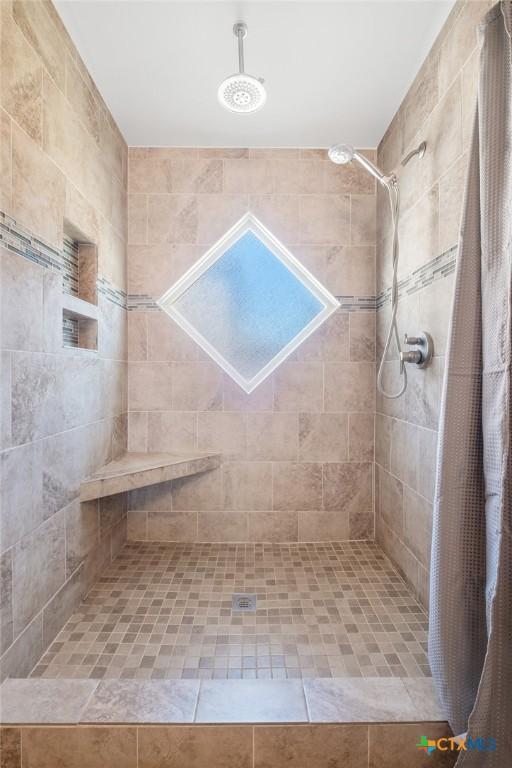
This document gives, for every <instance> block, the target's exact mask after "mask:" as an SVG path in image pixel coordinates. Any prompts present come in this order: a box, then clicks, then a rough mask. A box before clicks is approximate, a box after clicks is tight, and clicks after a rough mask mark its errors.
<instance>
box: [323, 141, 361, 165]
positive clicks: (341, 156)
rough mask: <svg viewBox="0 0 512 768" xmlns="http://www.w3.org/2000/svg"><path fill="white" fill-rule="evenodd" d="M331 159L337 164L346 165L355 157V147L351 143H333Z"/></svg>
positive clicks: (329, 152) (330, 150) (330, 152)
mask: <svg viewBox="0 0 512 768" xmlns="http://www.w3.org/2000/svg"><path fill="white" fill-rule="evenodd" d="M327 154H328V155H329V160H331V161H332V162H333V163H335V164H336V165H345V164H346V163H350V162H351V161H352V160H353V159H354V154H355V152H354V147H351V146H350V144H333V146H332V147H330V149H329V151H328V153H327Z"/></svg>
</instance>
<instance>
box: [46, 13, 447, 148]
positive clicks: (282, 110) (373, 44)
mask: <svg viewBox="0 0 512 768" xmlns="http://www.w3.org/2000/svg"><path fill="white" fill-rule="evenodd" d="M56 4H57V8H58V10H59V13H60V14H61V16H62V19H63V21H64V23H65V25H66V27H67V29H68V31H69V32H70V34H71V36H72V37H73V39H74V41H75V43H76V45H77V47H78V50H79V51H80V53H81V55H82V57H83V59H84V61H85V63H86V64H87V66H88V68H89V71H90V72H91V74H92V76H93V77H94V79H95V81H96V84H97V86H98V88H99V89H100V91H101V93H102V95H103V97H104V99H105V101H106V102H107V104H108V106H109V107H110V109H111V111H112V113H113V115H114V117H115V119H116V120H117V122H118V124H119V127H120V128H121V131H122V132H123V134H124V136H125V138H126V140H127V142H128V144H130V145H132V146H158V145H160V146H210V147H214V146H222V147H225V146H244V147H246V146H253V147H256V146H261V147H265V146H272V147H277V146H280V147H297V146H300V147H308V146H309V147H326V146H329V145H330V144H332V143H334V142H337V141H344V142H348V143H351V144H355V145H356V146H359V147H374V146H376V145H377V144H378V142H379V140H380V139H381V137H382V135H383V133H384V131H385V129H386V127H387V126H388V124H389V122H390V120H391V118H392V116H393V115H394V113H395V111H396V110H397V108H398V106H399V104H400V102H401V100H402V99H403V97H404V95H405V93H406V91H407V89H408V87H409V85H410V84H411V82H412V81H413V79H414V76H415V75H416V73H417V71H418V69H419V67H420V65H421V63H422V62H423V60H424V58H425V56H426V54H427V53H428V51H429V49H430V47H431V45H432V43H433V41H434V39H435V37H436V35H437V33H438V32H439V30H440V28H441V26H442V24H443V23H444V21H445V19H446V17H447V15H448V13H449V11H450V9H451V7H452V5H453V0H425V1H424V0H417V1H415V0H402V1H400V2H390V1H388V0H377V1H376V2H370V1H367V0H358V1H356V2H336V1H333V2H320V1H319V0H310V1H309V2H298V1H295V0H284V1H283V0H281V1H273V0H250V1H249V2H221V1H216V0H210V1H209V2H195V0H188V1H183V2H175V1H174V0H168V1H167V2H165V1H163V2H154V1H153V0H138V1H137V0H135V1H134V0H117V1H111V0H96V1H95V2H93V1H92V0H72V1H69V0H57V3H56ZM239 20H243V21H245V22H246V23H247V25H248V28H249V34H248V36H247V38H246V40H245V46H246V47H245V65H246V66H245V68H246V71H247V72H248V73H249V74H253V75H255V76H257V77H263V78H264V79H265V84H266V87H267V91H268V101H267V104H266V105H265V107H264V109H263V110H262V111H261V112H258V113H256V114H254V115H236V114H231V113H229V112H226V111H225V110H224V109H223V108H222V107H221V106H220V105H219V104H218V102H217V88H218V86H219V84H220V82H221V80H223V79H224V78H225V77H226V76H227V75H229V74H232V73H233V72H235V71H236V69H237V51H236V39H235V38H234V36H233V33H232V26H233V24H234V22H236V21H239Z"/></svg>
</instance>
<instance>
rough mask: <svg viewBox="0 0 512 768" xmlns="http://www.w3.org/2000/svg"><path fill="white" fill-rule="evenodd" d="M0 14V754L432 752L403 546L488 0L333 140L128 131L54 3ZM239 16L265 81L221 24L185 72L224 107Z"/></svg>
mask: <svg viewBox="0 0 512 768" xmlns="http://www.w3.org/2000/svg"><path fill="white" fill-rule="evenodd" d="M4 5H5V7H2V9H1V13H2V48H3V50H4V49H5V50H6V51H7V53H6V56H5V59H3V60H2V65H1V66H2V76H3V84H2V93H1V94H0V99H1V107H2V109H1V110H0V118H1V125H0V128H1V131H2V152H1V157H0V159H1V162H2V166H1V176H0V192H1V195H0V208H1V211H0V252H1V257H2V261H1V275H0V277H1V281H0V291H1V337H0V340H1V347H2V352H1V366H2V370H1V380H0V406H1V408H0V437H1V444H0V449H1V453H0V469H1V484H0V488H1V504H2V507H1V523H2V529H1V558H2V559H1V571H0V575H1V590H2V592H1V597H2V599H1V611H0V616H1V649H0V650H1V657H0V671H1V681H2V683H1V686H0V703H1V710H2V711H1V716H0V720H1V725H2V727H1V729H0V737H1V738H0V744H1V748H2V752H3V754H4V755H7V757H5V760H6V761H7V762H6V768H21V766H22V765H23V766H25V765H38V766H44V767H45V768H46V766H48V768H53V766H54V765H57V764H59V765H62V766H65V767H66V768H68V767H69V768H82V766H84V768H85V766H87V768H99V766H102V765H106V764H109V765H112V766H114V767H115V768H117V767H118V766H119V768H124V766H139V768H156V766H159V765H164V764H165V765H167V764H169V765H171V766H174V765H176V766H180V768H204V765H205V764H207V763H208V764H209V765H212V767H213V768H215V767H216V766H218V768H231V766H232V768H240V767H243V768H249V767H250V766H258V768H264V766H270V765H272V766H276V767H277V766H280V765H284V764H285V763H286V762H287V761H290V763H293V764H294V765H298V766H299V765H303V764H304V765H308V766H309V765H311V766H314V765H317V764H318V765H319V766H327V765H329V766H330V765H332V766H338V765H339V766H340V768H341V765H345V764H347V765H348V762H350V764H351V765H352V762H351V761H352V760H353V761H354V762H353V765H354V766H356V765H357V766H359V765H361V766H363V765H364V766H366V765H372V766H377V765H379V766H384V768H387V766H392V765H393V767H394V768H398V766H400V765H402V764H403V765H407V766H408V768H409V766H426V765H427V764H429V763H428V761H429V760H430V761H431V760H432V757H431V752H432V751H433V750H434V749H439V750H440V747H439V744H441V743H447V744H450V747H449V749H447V750H446V752H447V754H445V755H444V757H445V758H446V761H445V762H446V765H453V764H455V761H456V759H457V757H458V754H457V750H456V746H455V742H454V741H453V739H452V736H453V734H452V731H451V730H450V726H449V724H448V722H447V714H446V711H445V710H443V709H441V707H440V704H439V702H438V698H437V694H436V692H435V691H434V685H433V682H432V671H431V667H430V665H429V659H428V631H429V619H428V611H429V591H430V586H429V585H430V558H431V543H432V525H433V503H434V491H435V471H436V447H437V437H438V422H439V408H440V401H441V388H442V380H443V374H444V366H445V352H446V349H447V329H448V325H449V319H450V313H451V304H452V296H453V292H454V274H455V267H456V256H457V245H458V240H459V222H460V214H461V210H462V203H463V191H464V179H465V173H466V168H467V161H468V150H469V146H470V138H471V130H472V121H473V115H474V107H475V99H476V92H477V81H478V56H479V50H478V48H477V44H476V38H475V35H474V31H475V29H476V26H477V24H478V23H479V22H480V21H481V19H482V18H483V16H484V14H485V13H486V11H488V9H489V7H490V3H489V2H487V1H485V2H462V3H458V4H456V5H455V6H454V7H453V9H452V10H451V12H450V13H449V14H448V15H447V18H446V21H445V23H444V26H442V28H441V31H440V32H439V35H438V37H437V39H436V40H435V43H434V45H433V47H432V48H431V50H430V52H429V53H428V55H427V58H426V59H425V61H424V63H423V64H422V66H421V68H420V70H419V72H418V74H417V75H416V77H415V79H414V81H413V82H412V84H411V85H410V88H409V90H408V91H407V93H406V95H405V97H404V98H403V101H402V103H401V104H400V106H399V108H398V110H397V112H396V114H395V115H394V117H393V118H392V120H391V122H390V123H389V125H388V127H387V129H386V131H385V133H384V134H383V135H382V137H380V136H379V141H378V143H377V144H378V145H377V146H370V147H362V148H359V149H354V148H353V147H351V146H349V145H342V144H337V145H334V146H332V147H331V149H330V150H328V149H327V146H326V145H322V146H320V147H315V146H314V145H313V146H303V147H302V146H299V147H294V148H287V147H285V146H280V147H276V148H272V147H270V148H269V147H267V146H249V147H244V146H228V147H222V145H220V144H219V143H218V142H217V144H216V143H215V141H213V140H212V144H213V145H214V146H212V147H208V146H206V147H205V146H197V147H196V146H191V147H186V146H172V145H171V146H165V145H162V144H158V145H155V146H149V145H148V146H146V145H145V144H144V145H142V146H139V145H135V142H132V143H133V144H134V145H133V146H129V145H128V144H127V142H126V140H125V137H124V136H123V134H122V132H121V130H120V129H119V128H118V126H117V124H116V122H115V116H113V114H111V112H110V110H109V108H108V106H107V103H106V101H105V99H104V97H103V95H102V93H100V91H99V90H98V88H97V87H96V85H95V83H94V82H93V80H92V77H91V76H90V75H89V73H88V71H87V69H86V66H85V64H84V62H83V61H82V58H81V55H80V54H79V52H78V50H77V48H76V45H75V42H74V41H73V39H72V38H71V36H70V35H69V33H68V29H69V30H72V24H71V21H70V19H71V18H72V15H73V13H74V11H72V10H68V13H70V16H69V17H66V10H65V8H62V7H61V5H58V9H56V8H55V7H54V6H53V5H52V4H51V3H43V2H39V0H36V1H35V2H31V3H26V2H20V1H18V0H16V1H15V2H14V3H12V4H11V3H6V4H4ZM64 5H66V4H64ZM85 5H88V6H90V7H89V8H88V9H87V11H86V16H87V14H89V13H92V14H94V13H96V12H97V11H98V8H96V7H94V8H93V7H92V6H94V4H85ZM100 5H101V4H100ZM150 5H151V6H153V4H150ZM154 5H155V6H156V5H159V4H154ZM163 5H165V4H163ZM172 5H174V4H172V3H170V4H169V6H172ZM178 5H180V4H178ZM184 5H186V4H184ZM206 5H208V4H206ZM222 5H224V4H222ZM254 5H258V4H254ZM283 5H286V4H283ZM305 5H307V3H306V4H305ZM318 5H322V6H323V5H324V4H318ZM325 5H331V4H325ZM355 5H356V4H355ZM58 11H59V12H61V13H62V18H64V19H65V20H66V22H67V24H68V27H67V28H66V26H65V25H64V23H63V21H62V19H61V16H60V15H59V12H58ZM156 12H162V9H160V10H158V9H157V8H153V7H152V8H151V10H150V11H148V14H149V16H151V14H153V13H156ZM180 12H181V11H180ZM325 12H326V11H325V9H324V10H322V13H325ZM129 13H131V11H129ZM207 13H210V11H208V10H207V9H206V8H205V14H207ZM86 16H84V17H83V24H84V27H83V31H84V37H83V40H85V37H86V35H85V32H86V27H87V19H86ZM212 23H213V22H212ZM232 23H233V19H232V20H231V22H230V26H229V28H228V32H229V36H226V38H225V39H226V40H227V41H228V43H227V46H228V58H227V65H229V50H230V49H229V45H230V44H231V45H234V41H233V38H232V37H230V34H231V33H230V29H231V26H232ZM128 26H129V25H128V16H127V17H126V30H125V34H126V35H128ZM248 26H249V28H250V30H251V37H250V48H249V49H248V54H249V55H251V56H253V55H254V56H255V63H254V69H252V62H251V71H256V72H259V71H261V72H264V73H265V78H266V79H265V85H263V80H262V78H260V77H253V76H250V75H247V74H246V72H245V62H244V44H245V42H246V35H247V26H246V25H245V23H242V21H241V20H240V19H239V20H238V21H237V23H235V25H234V27H233V33H234V35H235V36H236V38H237V44H238V53H239V67H238V70H239V71H238V72H237V73H236V74H235V75H232V76H231V77H227V78H226V79H222V78H221V77H219V74H221V75H222V77H225V74H226V72H229V69H227V70H226V69H225V64H224V62H221V63H222V66H219V67H218V68H214V67H213V66H212V73H211V74H212V77H211V80H212V83H216V84H218V83H219V82H221V85H220V88H219V91H218V100H219V101H220V103H221V105H222V106H224V107H226V111H225V113H224V111H223V110H222V109H221V106H220V105H219V104H218V103H217V101H215V88H216V87H217V85H215V88H214V91H213V100H214V101H215V107H216V108H218V109H219V110H220V112H221V114H222V115H223V117H224V118H225V119H226V120H230V121H231V120H235V121H236V120H240V121H241V124H242V123H243V126H245V125H248V124H249V123H248V122H246V121H251V120H264V119H265V114H266V112H265V110H266V109H267V108H268V109H271V108H273V107H272V98H273V94H272V86H273V83H272V79H271V78H269V77H268V75H267V73H266V72H265V70H264V67H263V68H261V69H260V66H261V61H262V60H261V59H260V61H259V63H258V58H257V51H258V46H259V47H260V49H261V37H260V36H261V29H262V27H261V25H258V23H256V22H255V23H250V24H249V25H248ZM259 38H260V39H259ZM81 39H82V38H81ZM77 40H78V37H77ZM127 40H128V38H127ZM83 45H84V51H85V50H86V48H87V46H86V45H85V43H83ZM4 46H5V48H4ZM156 46H157V43H156V39H155V47H156ZM253 46H254V47H253ZM84 55H85V54H84ZM112 56H113V57H115V50H114V48H113V52H112ZM264 61H265V60H264V59H263V62H264ZM155 71H156V70H155ZM222 73H224V74H222ZM4 83H5V85H4ZM267 90H268V98H267ZM190 93H192V94H193V89H192V88H191V89H190ZM274 104H275V101H274ZM232 112H238V113H241V114H239V115H236V114H231V113H232ZM252 112H257V113H258V114H257V115H255V116H254V117H252ZM391 112H392V110H390V114H391ZM242 113H247V115H244V114H242ZM229 125H231V123H229ZM262 125H264V123H262ZM243 126H242V128H241V129H240V131H241V135H244V136H245V134H244V127H243ZM340 133H343V126H341V128H340ZM337 138H339V136H336V135H333V136H332V137H331V139H330V140H331V141H335V140H337ZM347 138H351V139H352V140H353V138H354V137H353V136H351V135H348V136H347ZM456 735H458V734H456ZM423 740H425V741H423ZM430 742H433V743H434V745H435V746H434V747H432V743H430ZM340 755H341V756H342V757H340ZM402 758H403V762H400V761H401V760H402ZM3 760H4V758H3V757H2V759H1V760H0V762H2V768H4V766H3ZM9 761H10V762H9ZM345 761H348V762H345ZM497 765H498V763H496V766H497Z"/></svg>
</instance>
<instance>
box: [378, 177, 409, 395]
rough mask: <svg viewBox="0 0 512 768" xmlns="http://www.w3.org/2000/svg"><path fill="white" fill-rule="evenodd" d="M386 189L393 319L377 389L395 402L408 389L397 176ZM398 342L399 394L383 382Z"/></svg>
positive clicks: (391, 319) (383, 354)
mask: <svg viewBox="0 0 512 768" xmlns="http://www.w3.org/2000/svg"><path fill="white" fill-rule="evenodd" d="M386 189H387V191H388V196H389V206H390V208H391V221H392V225H393V241H392V256H393V278H392V281H391V317H390V320H389V328H388V332H387V336H386V342H385V344H384V349H383V350H382V357H381V359H380V364H379V371H378V373H377V389H378V391H379V392H380V393H381V394H382V395H384V397H387V398H388V399H389V400H395V399H396V398H397V397H400V396H401V395H403V393H404V392H405V390H406V388H407V371H406V370H405V365H404V362H403V360H402V359H401V352H402V347H401V344H400V337H399V335H398V325H397V321H396V313H397V310H398V256H399V242H398V219H399V212H400V190H399V188H398V181H397V179H396V176H391V177H389V179H387V180H386ZM393 337H394V339H395V341H396V347H397V350H398V363H399V366H400V368H399V375H400V382H401V383H400V388H399V390H398V391H397V392H394V393H390V392H387V391H386V389H385V387H384V384H383V382H382V380H383V377H384V363H385V362H386V357H387V354H388V351H389V347H390V345H391V341H392V339H393Z"/></svg>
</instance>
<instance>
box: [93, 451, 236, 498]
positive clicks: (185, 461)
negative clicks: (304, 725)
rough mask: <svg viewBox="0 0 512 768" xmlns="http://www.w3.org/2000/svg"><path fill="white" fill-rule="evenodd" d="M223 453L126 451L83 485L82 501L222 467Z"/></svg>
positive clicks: (101, 468)
mask: <svg viewBox="0 0 512 768" xmlns="http://www.w3.org/2000/svg"><path fill="white" fill-rule="evenodd" d="M220 462H221V454H220V453H125V454H124V455H123V456H121V457H120V458H118V459H115V460H114V461H111V462H109V463H108V464H105V465H104V466H103V467H100V468H99V469H98V470H97V471H96V472H95V473H94V474H93V475H91V476H90V477H88V478H87V479H85V480H83V481H82V483H81V484H80V501H90V500H91V499H99V498H101V497H102V496H112V495H114V494H116V493H123V492H124V491H132V490H134V489H135V488H144V487H145V486H147V485H154V484H155V483H164V482H166V481H168V480H176V479H177V478H178V477H188V476H189V475H197V474H199V473H200V472H207V471H208V470H210V469H216V468H217V467H218V466H220Z"/></svg>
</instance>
